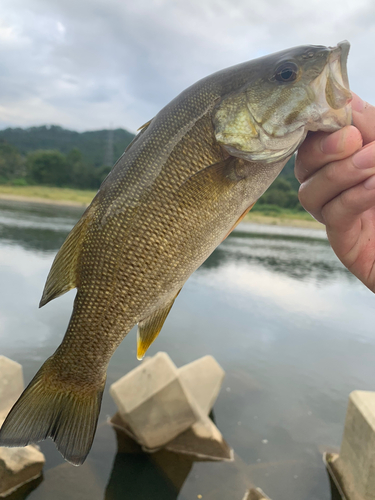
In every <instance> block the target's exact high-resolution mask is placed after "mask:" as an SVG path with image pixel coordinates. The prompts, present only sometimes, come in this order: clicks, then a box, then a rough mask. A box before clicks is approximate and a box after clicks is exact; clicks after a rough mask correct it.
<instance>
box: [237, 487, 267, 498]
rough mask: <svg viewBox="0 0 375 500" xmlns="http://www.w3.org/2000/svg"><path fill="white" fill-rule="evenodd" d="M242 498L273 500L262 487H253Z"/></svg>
mask: <svg viewBox="0 0 375 500" xmlns="http://www.w3.org/2000/svg"><path fill="white" fill-rule="evenodd" d="M242 500H271V499H270V498H269V497H268V496H267V495H266V494H265V493H264V492H263V491H262V490H261V489H260V488H251V490H248V491H247V492H246V493H245V496H244V497H243V499H242Z"/></svg>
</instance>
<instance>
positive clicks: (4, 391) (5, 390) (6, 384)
mask: <svg viewBox="0 0 375 500" xmlns="http://www.w3.org/2000/svg"><path fill="white" fill-rule="evenodd" d="M23 388H24V384H23V373H22V366H21V365H20V364H19V363H16V362H15V361H12V360H11V359H9V358H6V357H5V356H0V419H1V418H3V419H5V417H6V415H7V413H8V412H9V410H10V409H11V407H12V406H13V405H14V403H15V402H16V401H17V399H18V398H19V397H20V395H21V393H22V391H23Z"/></svg>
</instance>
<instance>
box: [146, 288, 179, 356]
mask: <svg viewBox="0 0 375 500" xmlns="http://www.w3.org/2000/svg"><path fill="white" fill-rule="evenodd" d="M180 291H181V290H179V291H178V293H177V294H176V296H175V297H174V298H173V299H172V300H171V301H169V302H168V303H167V304H165V305H164V306H163V307H161V308H159V309H157V310H156V311H155V312H153V313H152V314H151V315H150V316H148V317H147V318H145V319H143V320H142V321H140V322H139V323H138V332H137V358H138V359H143V357H144V355H145V354H146V351H147V349H148V348H149V347H150V345H151V344H152V343H153V341H154V340H155V339H156V337H157V336H158V335H159V333H160V330H161V329H162V327H163V324H164V321H165V320H166V319H167V316H168V314H169V311H170V310H171V309H172V306H173V303H174V301H175V299H176V297H177V295H178V294H179V293H180Z"/></svg>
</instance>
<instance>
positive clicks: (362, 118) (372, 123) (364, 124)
mask: <svg viewBox="0 0 375 500" xmlns="http://www.w3.org/2000/svg"><path fill="white" fill-rule="evenodd" d="M352 96H353V100H352V110H353V125H354V126H355V127H357V128H358V130H359V131H360V132H361V134H362V138H363V144H364V145H366V144H368V143H369V142H372V141H375V107H374V106H372V105H371V104H369V103H368V102H366V101H363V100H362V99H361V98H360V97H359V96H357V94H355V93H354V92H352Z"/></svg>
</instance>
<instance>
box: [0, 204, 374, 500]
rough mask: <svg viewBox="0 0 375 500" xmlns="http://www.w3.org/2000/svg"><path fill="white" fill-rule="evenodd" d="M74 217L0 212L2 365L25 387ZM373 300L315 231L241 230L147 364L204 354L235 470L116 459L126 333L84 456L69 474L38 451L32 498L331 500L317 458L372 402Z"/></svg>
mask: <svg viewBox="0 0 375 500" xmlns="http://www.w3.org/2000/svg"><path fill="white" fill-rule="evenodd" d="M81 212H82V210H79V209H76V208H63V207H54V206H47V205H45V206H43V205H34V204H22V205H21V204H15V203H13V202H5V201H2V202H0V353H1V354H4V355H5V356H8V357H9V358H12V359H14V360H16V361H18V362H19V363H21V364H22V365H23V368H24V376H25V381H26V382H28V381H29V380H30V379H31V378H32V376H33V375H34V374H35V372H36V371H37V369H38V368H39V367H40V365H41V364H42V362H43V361H44V360H45V359H46V358H47V357H48V356H49V355H51V354H52V353H53V352H54V350H55V349H56V347H57V346H58V344H59V343H60V341H61V339H62V336H63V334H64V332H65V329H66V326H67V324H68V320H69V317H70V314H71V310H72V302H73V299H74V291H72V292H70V293H68V294H66V295H64V296H63V297H61V298H59V299H58V300H55V301H53V302H51V303H50V304H48V305H47V306H46V307H44V308H43V309H40V310H39V309H38V302H39V299H40V296H41V292H42V289H43V286H44V282H45V279H46V276H47V273H48V271H49V268H50V266H51V263H52V260H53V258H54V255H55V254H56V251H57V250H58V249H59V247H60V245H61V244H62V242H63V241H64V238H65V236H66V235H67V233H68V232H69V230H70V229H71V227H72V226H73V225H74V224H75V222H76V221H77V220H78V218H79V216H80V214H81ZM374 308H375V297H374V295H373V294H372V293H370V292H369V291H368V290H367V289H366V288H365V287H364V286H363V285H362V284H361V283H359V282H358V281H357V280H356V279H355V278H353V277H352V276H351V275H350V274H349V273H348V272H347V271H346V270H345V269H344V268H343V266H342V265H341V264H340V262H339V261H338V260H337V258H336V257H335V255H334V254H333V252H332V250H331V249H330V247H329V245H328V243H327V240H326V238H325V235H324V232H323V231H316V230H314V231H313V230H311V231H309V230H302V229H294V228H280V227H272V226H259V225H251V224H242V225H240V226H239V228H238V230H236V231H235V232H234V233H233V234H232V235H231V236H230V237H229V238H228V239H227V240H226V241H225V242H224V243H222V245H221V246H220V247H219V248H218V249H217V250H216V251H215V252H214V253H213V254H212V256H211V257H210V258H209V259H208V260H207V261H206V263H205V264H204V265H203V266H202V267H201V268H200V269H199V270H198V271H197V272H196V273H195V274H194V275H193V276H192V277H191V278H190V280H189V281H188V282H187V283H186V285H185V286H184V288H183V290H182V292H181V294H180V295H179V297H178V299H177V300H176V303H175V305H174V306H173V309H172V311H171V313H170V315H169V317H168V319H167V321H166V323H165V325H164V328H163V331H162V334H161V335H160V336H159V337H158V339H157V340H156V342H155V343H154V345H153V346H152V347H151V349H150V351H149V353H150V354H151V355H152V354H154V353H156V352H157V351H160V350H162V351H167V352H168V353H169V355H170V356H171V357H172V359H173V360H174V362H175V363H176V365H177V366H181V365H183V364H185V363H188V362H190V361H192V360H194V359H196V358H199V357H201V356H203V355H205V354H212V355H213V356H214V357H215V358H216V359H217V361H218V362H219V363H220V364H221V366H222V367H223V368H224V370H225V371H226V378H225V380H224V384H223V387H222V390H221V393H220V395H219V397H218V400H217V402H216V404H215V407H214V414H215V420H216V423H217V425H218V427H219V429H220V430H221V432H222V433H223V435H224V437H225V439H226V440H227V441H228V443H229V444H230V445H231V446H232V447H233V448H234V450H235V461H234V463H213V462H191V461H189V460H182V459H181V460H177V459H176V457H172V460H171V457H170V456H168V454H163V453H161V454H156V455H152V456H147V455H144V454H139V453H133V452H131V450H129V452H128V453H117V442H116V437H115V433H114V432H113V430H112V428H111V427H110V426H109V425H108V424H107V423H106V419H107V417H108V416H110V415H113V414H114V413H115V411H116V408H115V405H114V403H113V401H112V399H111V398H110V396H109V394H108V386H109V385H110V384H111V383H112V382H114V381H115V380H117V379H118V378H119V377H121V376H123V375H124V374H125V373H126V372H128V371H129V370H131V369H132V368H134V367H135V366H137V364H138V362H137V360H136V335H135V330H133V331H132V332H130V333H129V335H128V337H127V338H126V340H125V341H124V342H123V343H122V344H121V346H120V347H119V348H118V349H117V351H116V353H115V355H114V356H113V358H112V361H111V363H110V366H109V371H108V383H107V389H106V392H105V394H104V398H103V407H102V411H101V414H100V419H99V428H98V432H97V435H96V438H95V442H94V446H93V450H92V452H91V454H90V455H89V458H88V460H87V461H86V463H85V465H84V466H82V467H80V468H76V467H72V466H70V465H69V464H66V463H65V462H64V461H63V459H62V458H61V456H60V455H59V453H58V452H57V451H56V450H55V447H54V445H53V444H52V442H51V441H47V442H44V443H42V444H41V448H42V451H43V452H44V453H45V455H46V458H47V462H46V466H45V474H44V481H43V482H42V483H41V484H40V485H39V486H38V487H37V488H36V489H35V490H34V491H33V492H32V493H30V494H29V496H28V498H29V499H30V500H47V499H48V500H50V499H51V498H53V499H56V500H59V499H64V500H68V499H69V500H75V499H87V500H89V499H90V500H96V499H105V500H120V499H132V500H140V499H142V500H145V499H147V500H149V499H152V500H159V499H160V500H174V499H179V500H188V499H196V498H198V495H202V499H204V500H207V499H212V500H232V499H233V500H237V499H238V500H241V499H242V497H243V495H244V492H245V489H246V488H247V487H249V486H251V485H254V484H255V485H256V486H259V487H261V488H262V489H263V490H264V491H265V492H266V493H267V494H268V495H269V496H270V497H271V498H272V499H273V500H329V499H330V498H331V496H330V488H329V483H328V479H327V476H326V472H325V468H324V466H323V463H322V459H321V455H322V452H323V451H324V450H327V449H330V450H332V449H337V448H338V447H339V445H340V442H341V436H342V430H343V424H344V419H345V412H346V406H347V400H348V396H349V393H350V392H351V391H352V390H354V389H363V390H375V333H374V328H373V324H374Z"/></svg>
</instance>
